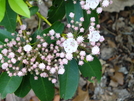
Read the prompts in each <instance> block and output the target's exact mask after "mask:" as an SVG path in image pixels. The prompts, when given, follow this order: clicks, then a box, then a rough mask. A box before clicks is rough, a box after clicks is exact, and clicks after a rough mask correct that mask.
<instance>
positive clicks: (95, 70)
mask: <svg viewBox="0 0 134 101" xmlns="http://www.w3.org/2000/svg"><path fill="white" fill-rule="evenodd" d="M79 69H80V71H81V73H82V75H83V76H84V77H87V78H88V80H91V77H96V79H97V80H98V81H100V79H101V75H102V71H101V70H102V66H101V64H100V61H99V59H98V58H97V57H96V56H94V60H93V61H91V62H87V61H86V62H84V65H82V66H79Z"/></svg>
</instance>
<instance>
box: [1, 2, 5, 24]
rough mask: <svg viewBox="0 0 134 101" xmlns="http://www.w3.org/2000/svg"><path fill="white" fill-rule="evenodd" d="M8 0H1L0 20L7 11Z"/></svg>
mask: <svg viewBox="0 0 134 101" xmlns="http://www.w3.org/2000/svg"><path fill="white" fill-rule="evenodd" d="M5 6H6V0H0V22H1V20H2V19H3V18H4V15H5V11H6V7H5Z"/></svg>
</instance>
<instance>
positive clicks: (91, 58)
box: [86, 55, 94, 61]
mask: <svg viewBox="0 0 134 101" xmlns="http://www.w3.org/2000/svg"><path fill="white" fill-rule="evenodd" d="M93 59H94V57H92V56H91V55H87V56H86V60H87V61H93Z"/></svg>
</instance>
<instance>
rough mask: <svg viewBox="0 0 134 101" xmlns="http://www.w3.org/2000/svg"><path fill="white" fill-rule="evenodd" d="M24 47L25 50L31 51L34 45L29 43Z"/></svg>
mask: <svg viewBox="0 0 134 101" xmlns="http://www.w3.org/2000/svg"><path fill="white" fill-rule="evenodd" d="M23 49H24V51H26V52H30V51H31V50H32V46H31V45H29V44H27V45H25V46H24V47H23Z"/></svg>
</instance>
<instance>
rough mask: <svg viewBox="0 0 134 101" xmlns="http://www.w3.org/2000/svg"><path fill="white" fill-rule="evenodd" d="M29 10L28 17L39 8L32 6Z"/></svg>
mask: <svg viewBox="0 0 134 101" xmlns="http://www.w3.org/2000/svg"><path fill="white" fill-rule="evenodd" d="M29 10H30V15H31V16H33V15H35V14H36V13H37V12H38V10H39V8H38V7H37V6H33V7H30V8H29Z"/></svg>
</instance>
